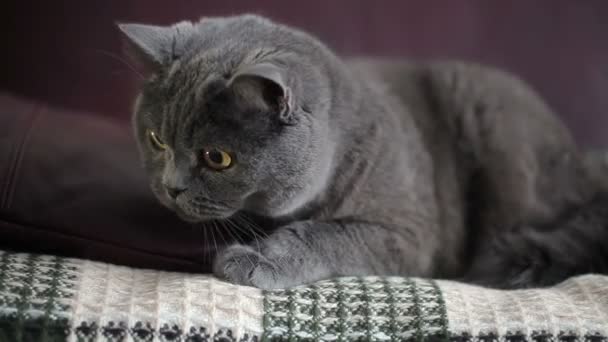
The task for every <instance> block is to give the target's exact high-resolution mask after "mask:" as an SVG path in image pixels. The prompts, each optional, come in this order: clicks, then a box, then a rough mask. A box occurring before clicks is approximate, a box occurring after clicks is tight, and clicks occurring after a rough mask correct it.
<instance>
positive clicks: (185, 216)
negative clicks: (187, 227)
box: [174, 207, 235, 223]
mask: <svg viewBox="0 0 608 342" xmlns="http://www.w3.org/2000/svg"><path fill="white" fill-rule="evenodd" d="M174 210H175V213H176V214H177V216H178V217H179V218H180V219H182V220H184V221H186V222H190V223H201V222H206V221H214V220H225V219H228V218H230V217H231V216H232V215H234V213H235V212H233V211H226V212H214V213H203V214H201V215H192V214H189V213H187V212H185V211H184V210H182V209H181V208H179V207H177V208H175V209H174Z"/></svg>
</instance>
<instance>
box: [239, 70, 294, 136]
mask: <svg viewBox="0 0 608 342" xmlns="http://www.w3.org/2000/svg"><path fill="white" fill-rule="evenodd" d="M286 80H287V77H286V74H285V70H284V69H282V68H280V67H278V66H276V65H274V64H271V63H259V64H254V65H249V66H244V67H241V68H239V69H238V71H237V72H236V73H235V74H234V75H233V76H232V77H231V78H230V80H229V81H228V86H229V87H230V88H231V89H232V90H233V91H234V92H235V93H236V94H237V95H238V96H239V97H240V98H241V99H242V100H244V101H246V102H247V103H248V104H250V105H253V106H255V107H256V108H260V109H262V110H265V111H269V112H272V113H273V114H277V117H278V120H279V121H280V122H281V123H283V124H285V125H294V124H296V123H297V115H296V113H295V112H294V98H293V94H292V91H291V89H290V87H289V86H288V85H287V82H286Z"/></svg>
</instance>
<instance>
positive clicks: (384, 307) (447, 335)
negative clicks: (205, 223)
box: [0, 251, 608, 342]
mask: <svg viewBox="0 0 608 342" xmlns="http://www.w3.org/2000/svg"><path fill="white" fill-rule="evenodd" d="M607 338H608V277H604V276H599V275H586V276H581V277H577V278H573V279H570V280H568V281H566V282H564V283H562V284H560V285H558V286H555V287H553V288H550V289H543V290H519V291H497V290H489V289H483V288H479V287H475V286H470V285H465V284H459V283H455V282H450V281H433V280H424V279H415V278H411V279H410V278H397V277H388V278H379V277H366V278H341V279H335V280H331V281H324V282H319V283H317V284H314V285H310V286H303V287H299V288H295V289H292V290H280V291H269V292H264V291H260V290H257V289H253V288H248V287H240V286H235V285H231V284H227V283H224V282H221V281H219V280H216V279H214V278H213V277H210V276H206V275H189V274H179V273H169V272H159V271H153V270H142V269H132V268H127V267H120V266H114V265H109V264H104V263H99V262H92V261H86V260H78V259H66V258H60V257H54V256H45V255H33V254H15V253H9V252H2V251H0V341H2V342H4V341H6V342H19V341H28V342H29V341H104V342H105V341H184V342H185V341H188V342H203V341H283V340H284V341H315V340H320V341H354V340H359V341H448V340H449V341H453V342H467V341H471V342H473V341H479V342H493V341H496V342H498V341H504V342H527V341H530V342H549V341H551V342H577V341H581V342H582V341H589V342H605V341H607Z"/></svg>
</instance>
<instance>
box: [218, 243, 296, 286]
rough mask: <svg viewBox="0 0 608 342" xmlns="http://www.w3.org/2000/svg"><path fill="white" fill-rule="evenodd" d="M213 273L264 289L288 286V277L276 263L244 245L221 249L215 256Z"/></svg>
mask: <svg viewBox="0 0 608 342" xmlns="http://www.w3.org/2000/svg"><path fill="white" fill-rule="evenodd" d="M213 273H215V275H216V276H217V277H220V278H222V279H225V280H227V281H229V282H231V283H235V284H239V285H246V286H254V287H257V288H260V289H264V290H270V289H277V288H283V287H286V286H287V283H286V282H285V280H286V277H285V276H284V275H282V274H281V272H280V271H279V268H278V267H277V265H276V264H275V263H273V262H272V261H270V260H269V259H268V258H266V257H265V256H263V255H262V254H261V253H259V252H258V251H256V250H255V249H253V248H251V247H249V246H244V245H232V246H230V247H228V248H226V249H225V250H223V251H221V252H220V253H219V254H218V255H217V256H216V258H215V262H214V264H213Z"/></svg>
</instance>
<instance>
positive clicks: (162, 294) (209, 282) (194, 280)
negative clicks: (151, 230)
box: [69, 259, 263, 341]
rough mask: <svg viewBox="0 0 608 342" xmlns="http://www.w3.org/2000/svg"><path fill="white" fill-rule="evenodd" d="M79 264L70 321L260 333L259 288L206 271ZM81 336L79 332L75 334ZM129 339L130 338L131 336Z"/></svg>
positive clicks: (102, 324)
mask: <svg viewBox="0 0 608 342" xmlns="http://www.w3.org/2000/svg"><path fill="white" fill-rule="evenodd" d="M70 262H72V263H77V264H80V265H78V269H79V270H80V272H79V274H78V275H77V276H78V280H77V286H78V288H77V289H76V293H77V296H75V297H73V298H72V299H71V303H69V305H70V306H71V307H72V308H73V310H74V311H73V312H74V314H73V316H72V317H71V321H72V322H73V324H74V325H75V326H77V325H78V324H79V323H80V322H96V324H97V325H98V326H107V325H108V323H109V321H113V322H122V323H127V326H129V327H132V326H134V325H135V324H136V323H137V322H147V323H150V324H151V325H152V327H153V328H154V329H155V330H156V331H158V330H159V329H160V328H161V327H162V325H165V324H168V325H172V324H176V325H177V326H179V327H185V328H188V327H201V326H203V327H206V328H207V329H208V331H210V332H216V331H218V330H219V329H221V328H228V329H230V330H231V331H232V333H233V334H234V336H235V337H239V338H240V337H241V336H243V334H245V333H248V334H250V335H252V334H253V335H261V333H262V315H263V295H262V292H261V291H260V290H257V289H254V288H250V287H243V286H235V285H232V284H228V283H225V282H222V281H219V280H217V279H214V278H213V277H211V276H207V275H187V274H180V273H170V272H160V271H153V270H138V269H132V268H127V267H121V266H114V265H109V264H103V263H98V262H91V261H84V260H82V261H81V260H74V259H71V260H70ZM71 340H72V341H76V336H75V335H72V336H71ZM126 341H130V337H127V339H126Z"/></svg>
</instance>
